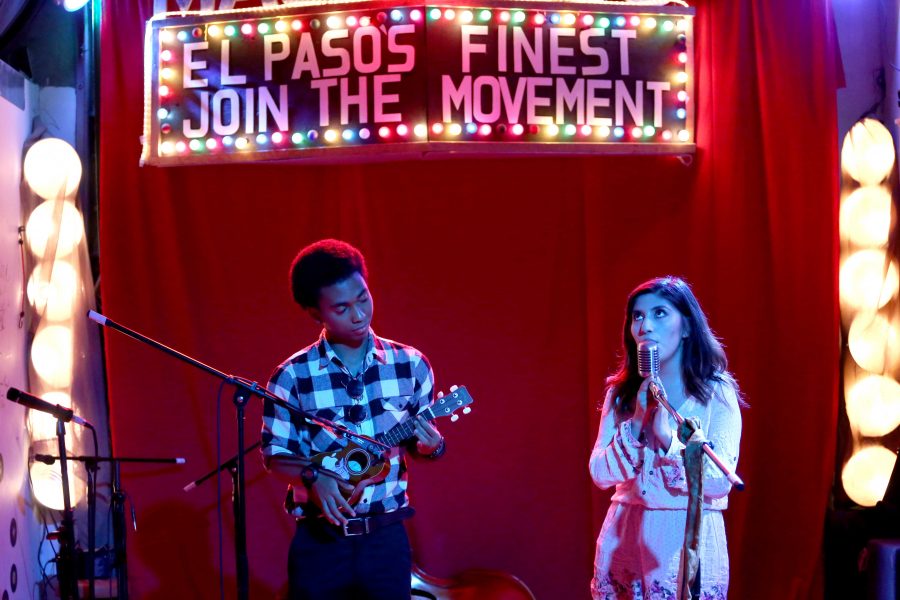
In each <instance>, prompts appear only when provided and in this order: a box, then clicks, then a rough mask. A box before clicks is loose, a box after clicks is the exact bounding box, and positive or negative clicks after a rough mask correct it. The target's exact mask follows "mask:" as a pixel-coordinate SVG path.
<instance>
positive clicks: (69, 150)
mask: <svg viewBox="0 0 900 600" xmlns="http://www.w3.org/2000/svg"><path fill="white" fill-rule="evenodd" d="M22 171H23V174H24V176H25V181H27V182H28V185H29V187H31V189H32V190H34V193H35V194H37V195H38V196H40V197H41V198H46V199H48V200H51V199H55V198H67V197H69V196H71V195H72V194H74V193H75V190H77V189H78V184H79V182H81V159H79V158H78V153H77V152H75V148H73V147H72V146H71V145H69V144H68V142H65V141H63V140H61V139H59V138H44V139H42V140H39V141H38V142H36V143H35V144H34V145H33V146H32V147H31V148H29V149H28V152H27V153H26V154H25V162H24V165H23V168H22Z"/></svg>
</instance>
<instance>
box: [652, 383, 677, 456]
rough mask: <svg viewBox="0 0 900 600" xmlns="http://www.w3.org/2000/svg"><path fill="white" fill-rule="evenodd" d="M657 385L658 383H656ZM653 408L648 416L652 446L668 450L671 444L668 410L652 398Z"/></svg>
mask: <svg viewBox="0 0 900 600" xmlns="http://www.w3.org/2000/svg"><path fill="white" fill-rule="evenodd" d="M657 385H659V383H657ZM653 404H654V409H653V414H652V415H651V417H650V419H649V420H650V428H651V431H652V433H653V437H654V442H655V445H654V447H655V448H657V449H662V450H668V449H669V446H671V445H672V435H673V433H672V426H671V424H670V423H669V411H667V410H666V409H665V408H664V407H662V406H660V404H659V402H658V401H656V400H655V399H654V400H653Z"/></svg>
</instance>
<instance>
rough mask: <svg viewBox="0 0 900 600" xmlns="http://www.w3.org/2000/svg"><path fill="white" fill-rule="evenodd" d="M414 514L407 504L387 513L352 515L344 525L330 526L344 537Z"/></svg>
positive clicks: (366, 531) (385, 525)
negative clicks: (363, 515)
mask: <svg viewBox="0 0 900 600" xmlns="http://www.w3.org/2000/svg"><path fill="white" fill-rule="evenodd" d="M414 514H416V511H415V510H413V509H412V508H410V507H408V506H407V507H406V508H398V509H397V510H395V511H392V512H389V513H382V514H378V515H371V516H368V517H353V518H350V519H347V524H346V525H330V526H331V527H333V528H334V529H335V530H337V531H338V533H340V534H341V535H343V536H344V537H351V536H354V535H365V534H367V533H372V532H373V531H375V530H378V529H381V528H382V527H387V526H388V525H393V524H394V523H399V522H400V521H403V520H404V519H408V518H410V517H412V516H413V515H414ZM326 522H327V521H326Z"/></svg>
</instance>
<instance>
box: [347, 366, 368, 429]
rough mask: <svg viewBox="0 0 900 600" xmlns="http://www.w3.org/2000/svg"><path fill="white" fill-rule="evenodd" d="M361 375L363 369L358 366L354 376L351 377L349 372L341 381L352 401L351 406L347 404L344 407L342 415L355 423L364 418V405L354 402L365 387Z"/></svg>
mask: <svg viewBox="0 0 900 600" xmlns="http://www.w3.org/2000/svg"><path fill="white" fill-rule="evenodd" d="M362 376H363V369H362V368H360V370H359V372H358V373H357V374H356V376H355V377H351V376H350V374H349V373H347V374H345V376H344V381H343V383H344V389H346V390H347V395H348V396H350V399H351V400H353V402H354V404H353V405H352V406H348V407H347V408H346V409H345V411H344V416H345V418H346V419H347V420H348V421H350V422H351V423H354V424H356V425H358V424H360V423H362V422H363V420H364V419H365V418H366V407H365V406H363V405H362V404H355V403H356V402H358V401H359V399H360V398H362V395H363V392H364V391H365V389H366V388H365V386H364V385H363V382H362Z"/></svg>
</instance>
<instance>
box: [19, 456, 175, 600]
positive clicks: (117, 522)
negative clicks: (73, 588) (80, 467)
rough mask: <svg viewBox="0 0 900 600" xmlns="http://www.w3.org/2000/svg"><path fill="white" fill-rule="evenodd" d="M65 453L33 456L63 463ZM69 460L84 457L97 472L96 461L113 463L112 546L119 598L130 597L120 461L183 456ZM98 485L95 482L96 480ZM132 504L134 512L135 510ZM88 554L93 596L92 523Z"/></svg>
mask: <svg viewBox="0 0 900 600" xmlns="http://www.w3.org/2000/svg"><path fill="white" fill-rule="evenodd" d="M63 458H65V457H64V456H50V455H47V454H35V455H34V459H35V460H37V461H39V462H42V463H45V464H48V465H49V464H53V461H55V460H59V461H60V464H62V459H63ZM68 460H75V461H81V462H83V463H84V464H85V468H86V469H88V470H92V471H93V472H94V473H96V471H97V463H101V462H108V463H111V464H112V467H113V477H112V502H111V503H110V511H111V512H112V521H113V523H112V524H113V547H114V548H115V561H114V563H113V564H114V565H115V567H116V598H117V599H118V600H128V561H127V552H126V532H127V527H125V498H126V494H125V491H124V490H123V489H122V480H121V473H120V469H119V466H120V464H121V463H123V462H125V463H154V464H179V465H180V464H184V459H183V458H144V457H137V458H135V457H125V458H113V457H111V456H69V457H68ZM95 485H96V484H95ZM88 502H92V499H91V496H90V495H88ZM133 512H134V511H133V506H132V513H133ZM132 522H133V523H134V528H135V529H137V524H136V522H135V521H134V518H133V517H132ZM89 527H90V531H89V539H90V541H89V542H88V546H89V554H88V560H89V562H90V567H89V568H90V571H89V573H90V577H91V582H92V585H91V589H90V597H91V598H93V597H94V590H93V579H94V565H93V554H94V541H93V539H94V536H93V526H91V525H89Z"/></svg>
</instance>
